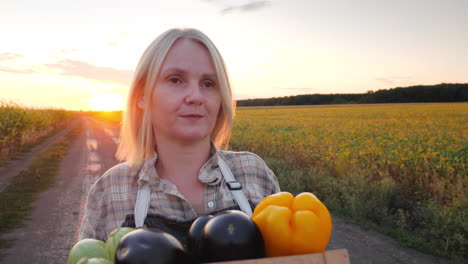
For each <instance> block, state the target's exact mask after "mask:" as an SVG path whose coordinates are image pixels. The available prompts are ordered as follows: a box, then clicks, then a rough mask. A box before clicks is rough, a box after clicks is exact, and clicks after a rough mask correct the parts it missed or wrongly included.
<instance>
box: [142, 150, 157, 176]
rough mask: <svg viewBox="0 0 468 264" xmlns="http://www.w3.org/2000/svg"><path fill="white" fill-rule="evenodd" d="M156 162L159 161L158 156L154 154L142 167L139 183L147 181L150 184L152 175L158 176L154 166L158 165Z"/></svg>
mask: <svg viewBox="0 0 468 264" xmlns="http://www.w3.org/2000/svg"><path fill="white" fill-rule="evenodd" d="M156 160H158V154H156V152H153V155H151V157H150V158H149V159H146V160H145V162H144V163H143V166H142V167H141V170H140V172H139V173H138V182H139V183H140V181H146V182H149V181H150V179H151V177H150V176H151V175H158V174H157V172H156V168H155V167H154V165H155V164H156Z"/></svg>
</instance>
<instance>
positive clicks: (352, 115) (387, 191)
mask: <svg viewBox="0 0 468 264" xmlns="http://www.w3.org/2000/svg"><path fill="white" fill-rule="evenodd" d="M235 120H236V121H235V126H234V130H233V135H232V139H231V145H230V148H231V149H234V150H248V151H252V152H254V153H257V154H258V155H260V156H261V157H263V158H264V159H266V160H267V163H268V164H269V166H270V168H272V169H273V171H274V172H275V173H276V175H277V177H278V179H279V181H280V185H281V187H282V189H283V190H287V191H290V192H293V193H298V192H302V191H310V192H313V193H315V194H316V195H317V196H318V197H319V198H320V199H322V200H323V201H324V202H325V204H326V205H327V206H328V207H329V208H330V209H331V211H332V212H333V213H334V214H337V215H341V216H345V217H349V218H351V219H354V220H355V221H358V222H360V223H362V224H365V225H369V226H372V227H374V228H376V229H378V230H381V231H383V232H385V233H387V234H390V235H393V236H394V237H396V238H398V239H400V240H401V241H403V243H404V244H405V245H407V246H414V247H418V248H421V249H423V250H427V251H429V252H431V253H436V254H440V255H443V256H446V257H451V258H458V259H460V258H461V259H463V258H464V259H468V253H467V250H468V249H467V245H468V197H467V191H466V190H467V187H468V177H467V157H468V153H467V152H468V104H466V103H462V104H400V105H355V106H343V105H341V106H330V107H306V108H300V107H296V108H261V109H260V108H250V109H242V108H240V109H238V110H237V112H236V118H235Z"/></svg>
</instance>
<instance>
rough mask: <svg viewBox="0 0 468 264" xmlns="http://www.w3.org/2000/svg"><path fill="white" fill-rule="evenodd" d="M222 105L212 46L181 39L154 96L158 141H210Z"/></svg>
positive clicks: (165, 67) (154, 118) (165, 63)
mask: <svg viewBox="0 0 468 264" xmlns="http://www.w3.org/2000/svg"><path fill="white" fill-rule="evenodd" d="M220 105H221V96H220V93H219V86H218V80H217V78H216V71H215V68H214V65H213V62H212V61H211V56H210V54H209V52H208V50H207V49H206V47H205V46H203V45H202V44H200V43H198V42H195V41H194V40H190V39H185V38H182V39H178V40H177V41H176V42H175V43H174V45H173V46H172V47H171V49H170V50H169V52H168V53H167V55H166V58H165V60H164V62H163V64H162V65H161V69H160V73H159V76H158V80H157V83H156V87H155V89H154V91H153V96H152V98H151V111H152V113H151V114H152V125H153V131H154V137H155V139H156V143H157V142H158V140H175V141H179V142H194V141H199V140H207V141H209V139H210V134H211V131H212V130H213V128H214V125H215V123H216V119H217V116H218V112H219V110H220Z"/></svg>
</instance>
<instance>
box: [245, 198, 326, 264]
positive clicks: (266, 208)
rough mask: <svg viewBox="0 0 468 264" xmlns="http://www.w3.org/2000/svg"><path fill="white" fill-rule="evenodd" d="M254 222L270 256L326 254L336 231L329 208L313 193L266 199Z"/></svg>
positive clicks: (256, 210) (255, 212) (261, 204)
mask: <svg viewBox="0 0 468 264" xmlns="http://www.w3.org/2000/svg"><path fill="white" fill-rule="evenodd" d="M252 220H253V221H254V222H255V223H256V224H257V226H258V228H259V229H260V231H261V233H262V236H263V239H264V241H265V251H266V255H267V257H275V256H288V255H296V254H308V253H318V252H323V251H325V248H326V247H327V244H328V241H329V240H330V235H331V231H332V221H331V217H330V213H329V212H328V209H327V207H325V205H324V204H323V203H322V202H321V201H320V200H319V199H318V198H317V197H316V196H315V195H314V194H312V193H309V192H303V193H301V194H298V195H297V196H296V197H294V196H293V195H292V194H290V193H288V192H280V193H276V194H273V195H270V196H268V197H265V198H264V199H263V200H262V201H261V202H260V203H259V204H258V205H257V207H256V208H255V210H254V212H253V215H252Z"/></svg>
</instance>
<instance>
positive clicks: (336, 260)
mask: <svg viewBox="0 0 468 264" xmlns="http://www.w3.org/2000/svg"><path fill="white" fill-rule="evenodd" d="M306 263H307V264H350V262H349V256H348V251H347V250H346V249H335V250H329V251H325V252H324V253H317V254H306V255H294V256H287V257H274V258H261V259H250V260H241V261H226V262H216V263H212V264H306Z"/></svg>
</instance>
